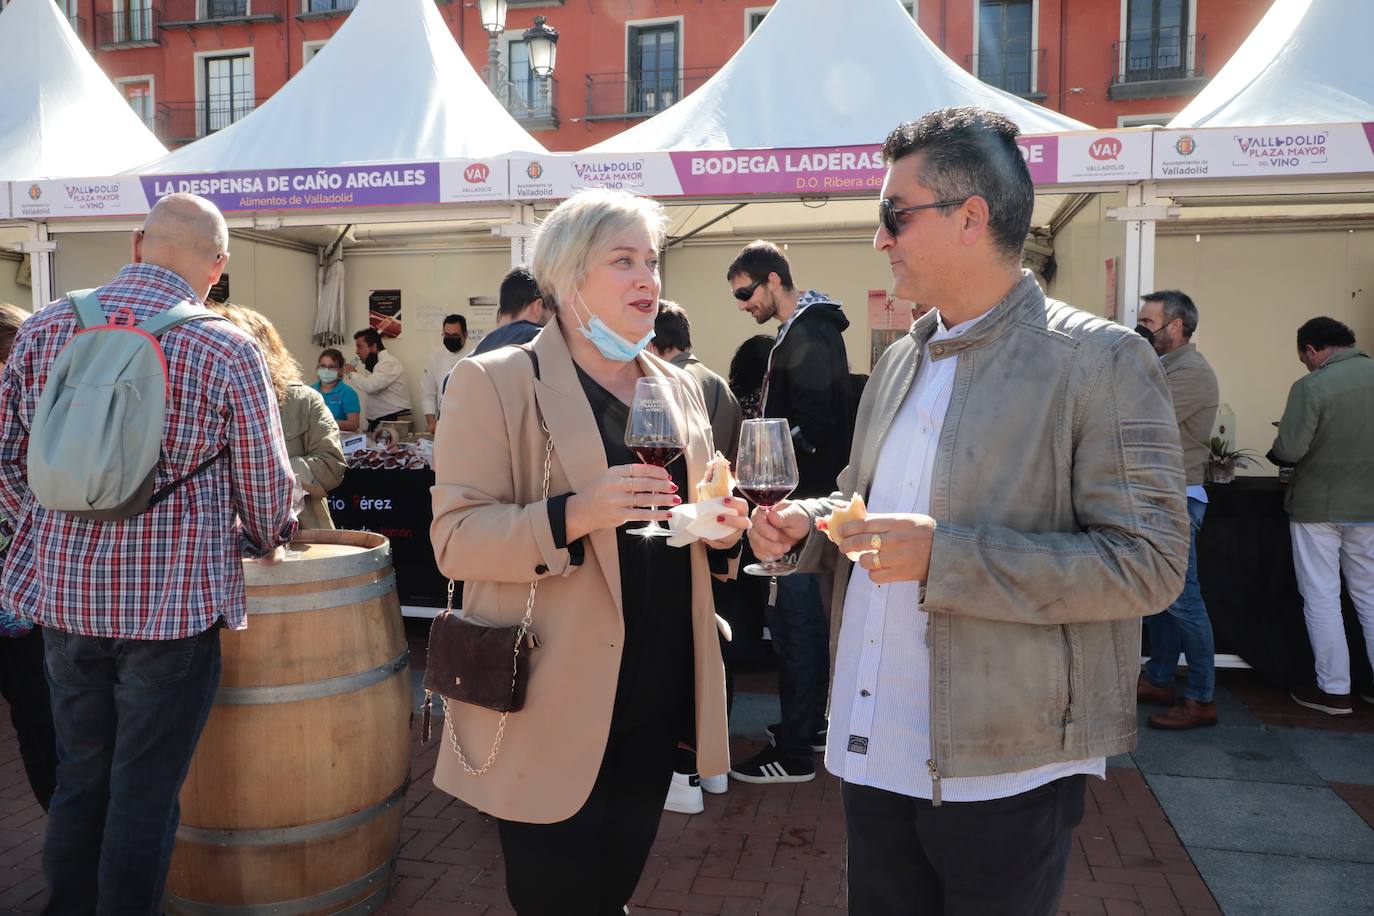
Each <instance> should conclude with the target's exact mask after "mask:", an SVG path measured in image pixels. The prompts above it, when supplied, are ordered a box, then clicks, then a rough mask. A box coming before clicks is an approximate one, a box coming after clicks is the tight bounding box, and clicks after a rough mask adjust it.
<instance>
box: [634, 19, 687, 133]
mask: <svg viewBox="0 0 1374 916" xmlns="http://www.w3.org/2000/svg"><path fill="white" fill-rule="evenodd" d="M680 44H681V42H680V41H679V35H678V24H677V23H669V24H666V25H645V26H636V25H632V26H630V70H629V74H628V77H627V82H626V106H627V107H626V109H625V110H626V112H627V113H628V114H656V113H658V112H660V111H662V110H664V109H665V108H668V107H669V106H670V105H672V104H673V103H674V102H676V101H677V100H678V99H679V98H681V94H680V92H679V91H678V48H679V46H680Z"/></svg>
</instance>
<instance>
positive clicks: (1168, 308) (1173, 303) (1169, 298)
mask: <svg viewBox="0 0 1374 916" xmlns="http://www.w3.org/2000/svg"><path fill="white" fill-rule="evenodd" d="M1140 301H1141V302H1158V303H1159V306H1160V309H1161V310H1162V311H1163V312H1164V323H1165V324H1168V323H1169V322H1171V321H1173V320H1174V319H1175V318H1181V319H1182V320H1183V336H1184V337H1185V338H1186V337H1192V336H1193V332H1194V331H1196V330H1197V306H1196V305H1194V304H1193V300H1192V297H1191V296H1189V295H1188V294H1187V293H1185V292H1182V291H1181V290H1177V289H1161V290H1158V291H1157V292H1153V293H1146V294H1145V295H1143V296H1141V297H1140Z"/></svg>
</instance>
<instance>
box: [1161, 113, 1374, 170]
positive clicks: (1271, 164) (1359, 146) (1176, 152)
mask: <svg viewBox="0 0 1374 916" xmlns="http://www.w3.org/2000/svg"><path fill="white" fill-rule="evenodd" d="M1371 144H1374V136H1371V132H1370V125H1362V124H1324V125H1288V126H1283V127H1225V128H1222V127H1218V128H1204V129H1199V130H1162V131H1158V132H1157V133H1156V134H1155V162H1154V177H1155V178H1163V179H1169V178H1182V179H1189V178H1246V177H1257V178H1282V177H1285V176H1290V175H1292V176H1298V175H1325V174H1341V173H1345V174H1349V173H1357V172H1374V149H1371Z"/></svg>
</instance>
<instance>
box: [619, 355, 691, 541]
mask: <svg viewBox="0 0 1374 916" xmlns="http://www.w3.org/2000/svg"><path fill="white" fill-rule="evenodd" d="M625 444H626V445H627V446H629V447H630V451H632V452H634V455H635V457H636V458H637V459H639V460H640V461H642V462H643V463H644V464H652V465H654V466H656V467H660V468H666V467H667V466H668V465H670V464H672V463H673V462H674V461H676V460H677V458H678V456H679V455H681V454H682V452H683V450H684V449H686V448H687V420H686V417H685V415H684V413H683V410H682V399H681V396H680V393H679V392H678V387H677V382H676V381H675V380H673V379H670V378H662V377H658V376H646V377H644V378H642V379H639V380H638V381H636V382H635V396H634V403H632V404H631V405H630V422H629V423H628V424H627V425H626V427H625ZM628 532H629V533H630V534H637V535H640V536H641V537H651V538H666V537H670V536H671V535H672V531H670V530H669V529H668V527H667V526H666V525H664V524H663V523H662V522H645V523H644V525H643V526H641V527H639V528H630V529H628Z"/></svg>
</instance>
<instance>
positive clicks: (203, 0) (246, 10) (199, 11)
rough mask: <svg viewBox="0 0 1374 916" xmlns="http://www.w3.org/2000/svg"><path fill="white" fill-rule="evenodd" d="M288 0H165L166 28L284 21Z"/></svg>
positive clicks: (289, 0)
mask: <svg viewBox="0 0 1374 916" xmlns="http://www.w3.org/2000/svg"><path fill="white" fill-rule="evenodd" d="M288 2H292V0H163V15H162V27H163V28H171V27H177V28H180V27H183V26H190V25H213V24H220V25H223V24H225V23H231V22H255V21H260V20H280V19H281V17H282V11H283V8H284V7H285V6H286V4H287V3H288ZM295 2H297V3H298V2H299V0H295Z"/></svg>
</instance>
